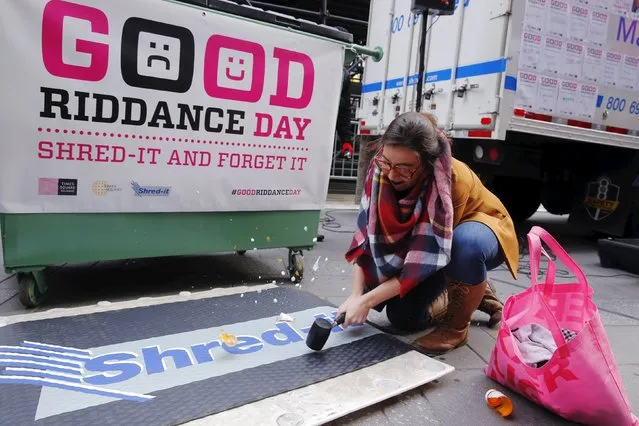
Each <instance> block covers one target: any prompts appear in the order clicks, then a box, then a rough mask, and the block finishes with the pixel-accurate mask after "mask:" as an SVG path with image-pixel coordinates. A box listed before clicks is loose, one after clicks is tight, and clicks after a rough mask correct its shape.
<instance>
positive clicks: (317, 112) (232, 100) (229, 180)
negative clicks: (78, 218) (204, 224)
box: [0, 0, 344, 213]
mask: <svg viewBox="0 0 639 426" xmlns="http://www.w3.org/2000/svg"><path fill="white" fill-rule="evenodd" d="M0 28H1V30H0V51H1V52H2V61H3V66H2V68H0V93H2V95H3V102H2V103H0V111H1V113H0V129H2V135H1V137H0V170H1V176H2V179H0V212H1V213H75V212H89V213H92V212H96V213H97V212H100V213H109V212H187V211H191V212H195V211H204V212H213V211H259V210H317V209H319V208H321V207H322V206H323V204H324V201H325V198H326V193H327V189H328V173H329V168H330V162H331V154H332V147H333V141H334V132H335V119H336V116H337V108H338V101H339V92H340V85H341V76H342V67H341V64H342V63H343V58H344V49H343V47H342V46H341V45H340V44H338V43H337V42H332V41H330V40H327V39H320V38H316V37H312V36H310V35H306V34H302V33H299V32H293V31H289V30H285V29H283V28H278V27H274V26H270V25H266V24H260V23H257V22H252V21H248V20H246V19H240V18H237V17H232V16H227V15H222V14H218V13H215V12H213V11H210V10H207V9H203V8H198V7H192V6H188V5H185V4H180V3H175V2H169V1H164V0H126V1H125V0H112V1H101V0H68V1H65V0H6V1H3V2H2V5H1V6H0Z"/></svg>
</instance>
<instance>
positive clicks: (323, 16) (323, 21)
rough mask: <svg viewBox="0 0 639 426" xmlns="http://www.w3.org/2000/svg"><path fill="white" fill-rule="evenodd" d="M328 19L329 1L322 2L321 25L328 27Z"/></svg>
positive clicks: (323, 0)
mask: <svg viewBox="0 0 639 426" xmlns="http://www.w3.org/2000/svg"><path fill="white" fill-rule="evenodd" d="M326 18H328V0H322V7H321V8H320V13H319V23H320V24H322V25H326Z"/></svg>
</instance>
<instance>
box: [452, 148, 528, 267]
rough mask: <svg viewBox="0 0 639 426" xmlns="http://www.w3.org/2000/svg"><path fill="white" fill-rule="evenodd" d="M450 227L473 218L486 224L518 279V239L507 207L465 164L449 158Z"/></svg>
mask: <svg viewBox="0 0 639 426" xmlns="http://www.w3.org/2000/svg"><path fill="white" fill-rule="evenodd" d="M451 192H452V194H451V195H452V199H453V210H454V219H453V227H456V226H457V225H459V224H460V223H464V222H469V221H475V222H481V223H483V224H485V225H486V226H488V227H489V228H490V229H491V230H492V231H493V232H494V233H495V235H496V236H497V240H499V245H500V247H501V251H502V254H503V256H504V260H505V263H506V265H507V266H508V270H509V271H510V273H511V274H512V276H513V278H515V279H517V270H518V269H519V240H518V239H517V234H516V232H515V226H514V224H513V221H512V219H511V217H510V215H509V214H508V211H507V210H506V207H504V205H503V204H502V202H501V201H499V198H497V197H496V196H495V195H494V194H493V193H492V192H490V191H489V190H488V189H487V188H486V187H485V186H484V184H483V183H482V182H481V180H479V177H478V176H477V175H476V174H475V173H474V172H473V171H472V170H471V169H470V167H468V165H466V164H465V163H463V162H461V161H459V160H457V159H455V158H453V159H452V190H451Z"/></svg>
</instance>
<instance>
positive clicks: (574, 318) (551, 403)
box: [485, 226, 639, 426]
mask: <svg viewBox="0 0 639 426" xmlns="http://www.w3.org/2000/svg"><path fill="white" fill-rule="evenodd" d="M542 241H543V242H544V243H545V244H546V245H547V246H548V247H549V248H550V250H551V251H552V252H553V253H554V254H555V255H556V256H557V259H558V260H560V261H561V262H562V263H563V264H564V265H565V266H566V267H568V269H570V271H571V272H572V273H573V274H574V276H575V277H576V279H577V282H575V283H569V284H563V283H561V284H556V283H555V272H556V266H555V263H554V262H553V261H552V260H551V258H550V256H548V254H547V253H546V251H545V250H544V249H543V247H542V245H541V242H542ZM528 245H529V251H530V274H531V287H530V288H528V289H527V290H525V291H523V292H521V293H520V294H517V295H515V296H511V297H509V298H508V299H507V300H506V303H505V305H504V311H503V317H502V322H501V326H500V329H499V334H498V335H497V342H496V344H495V348H494V349H493V352H492V354H491V358H490V363H489V364H488V366H486V369H485V373H486V375H487V376H488V377H490V378H491V379H493V380H495V381H496V382H498V383H500V384H501V385H503V386H505V387H507V388H510V389H511V390H513V391H515V392H517V393H519V394H521V395H523V396H525V397H526V398H528V399H530V400H532V401H534V402H535V403H537V404H539V405H542V406H544V407H546V408H548V409H549V410H551V411H553V412H555V413H557V414H558V415H560V416H562V417H563V418H565V419H567V420H570V421H573V422H578V423H582V424H587V425H597V426H603V425H611V426H612V425H615V426H629V425H633V426H639V420H638V419H637V418H636V417H635V416H634V415H633V414H632V409H631V407H630V402H629V401H628V398H627V396H626V393H625V390H624V388H623V384H622V382H621V376H620V374H619V369H618V367H617V364H616V362H615V358H614V356H613V354H612V350H611V348H610V343H609V342H608V337H607V336H606V332H605V330H604V327H603V324H602V323H601V318H600V317H599V311H598V309H597V306H595V304H594V302H593V300H592V295H593V291H592V288H591V287H590V286H589V285H588V282H587V280H586V277H585V275H584V273H583V272H582V271H581V269H580V268H579V266H577V264H576V263H575V262H574V261H573V260H572V259H571V258H570V256H569V255H568V254H567V253H566V251H565V250H564V249H563V248H562V247H561V246H560V245H559V243H558V242H557V241H556V240H555V239H554V238H553V237H552V236H551V235H550V234H549V233H548V232H546V231H545V230H544V229H542V228H540V227H538V226H535V227H533V228H532V229H531V231H530V233H529V234H528ZM542 254H543V255H544V256H545V257H546V258H547V259H548V270H547V273H546V280H545V283H538V282H537V277H538V272H539V265H540V258H541V255H542ZM533 323H535V324H538V325H541V326H542V327H545V328H546V329H548V330H549V331H550V332H551V333H552V337H553V339H554V341H555V343H556V344H557V350H556V351H555V352H554V353H553V355H552V357H551V358H550V360H548V362H547V363H546V364H544V365H542V366H541V367H539V368H536V367H531V366H529V365H527V364H526V363H525V362H523V361H522V359H523V358H522V354H521V351H520V349H519V347H518V341H517V340H516V338H515V337H514V336H513V334H512V331H511V330H515V329H517V328H519V327H522V326H526V325H530V324H533ZM566 330H569V331H571V332H573V333H577V334H576V336H575V337H574V338H572V340H569V341H568V342H566V340H567V339H566V338H565V337H564V334H563V332H564V331H566Z"/></svg>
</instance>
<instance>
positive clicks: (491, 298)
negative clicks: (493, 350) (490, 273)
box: [477, 280, 504, 328]
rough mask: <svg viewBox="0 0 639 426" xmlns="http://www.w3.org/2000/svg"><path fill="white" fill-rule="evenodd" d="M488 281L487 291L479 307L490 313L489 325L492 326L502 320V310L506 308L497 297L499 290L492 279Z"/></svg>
mask: <svg viewBox="0 0 639 426" xmlns="http://www.w3.org/2000/svg"><path fill="white" fill-rule="evenodd" d="M486 281H487V282H488V285H487V286H486V292H485V293H484V298H483V299H482V300H481V303H480V304H479V307H478V308H477V309H478V310H480V311H482V312H485V313H487V314H488V315H490V319H489V320H488V326H489V327H491V328H492V327H494V326H496V325H497V324H499V322H500V321H501V312H502V310H503V309H504V304H503V303H502V302H501V300H499V299H498V298H497V290H496V289H495V286H494V285H493V283H492V282H491V281H490V280H486Z"/></svg>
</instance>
